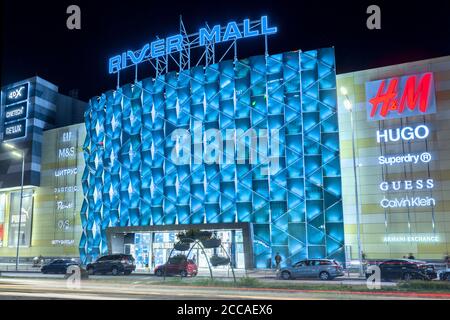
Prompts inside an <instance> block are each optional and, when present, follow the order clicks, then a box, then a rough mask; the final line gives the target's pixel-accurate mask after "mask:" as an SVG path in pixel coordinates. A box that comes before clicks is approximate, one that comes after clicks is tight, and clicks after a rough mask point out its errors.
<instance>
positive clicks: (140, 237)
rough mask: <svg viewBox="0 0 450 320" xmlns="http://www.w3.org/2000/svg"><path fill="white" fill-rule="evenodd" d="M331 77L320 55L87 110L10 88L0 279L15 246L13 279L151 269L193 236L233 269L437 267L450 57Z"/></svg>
mask: <svg viewBox="0 0 450 320" xmlns="http://www.w3.org/2000/svg"><path fill="white" fill-rule="evenodd" d="M263 31H264V28H263ZM266 31H267V30H266ZM269 31H270V30H269ZM115 58H116V57H115ZM119 58H120V56H119ZM134 58H135V59H134V60H133V61H135V60H136V57H134ZM122 62H123V61H122ZM135 62H136V61H135ZM336 63H339V61H336V62H335V58H334V49H333V48H324V49H318V50H312V51H306V52H302V51H294V52H286V53H282V54H274V55H269V54H268V55H261V56H255V57H250V58H245V59H234V60H223V61H221V62H218V63H213V64H207V65H205V66H199V67H192V68H186V69H185V70H181V71H178V72H166V73H162V74H158V75H157V76H156V77H150V78H146V79H143V80H140V81H136V82H134V83H132V84H122V85H120V86H119V87H118V88H116V89H114V90H111V91H108V92H105V93H104V94H102V95H100V96H99V97H95V98H93V99H91V100H90V101H89V102H87V103H82V102H81V101H79V100H77V99H75V98H72V97H66V96H64V95H61V94H59V93H58V88H57V87H56V86H55V85H53V84H51V83H49V82H47V81H45V80H43V79H41V78H39V77H35V78H32V79H27V80H24V81H20V82H17V83H15V84H11V85H8V86H5V87H4V88H2V100H1V135H2V136H1V137H0V138H1V139H0V140H3V141H5V142H6V143H8V144H11V145H14V146H15V147H17V148H18V149H20V150H24V151H25V170H24V173H25V175H24V186H25V187H24V192H23V201H22V210H20V201H19V200H20V189H21V188H20V187H21V172H22V170H21V163H22V160H21V158H20V157H17V158H16V157H15V156H14V155H13V153H12V152H11V150H10V149H8V148H7V146H5V145H3V146H2V147H1V151H0V257H1V258H0V262H1V263H12V262H15V257H16V248H17V243H18V242H19V243H20V257H21V261H22V262H23V263H24V262H27V261H30V260H31V259H32V258H34V257H36V256H44V257H47V258H49V257H53V258H56V257H73V258H80V259H81V261H82V262H83V263H87V262H89V261H92V260H94V259H96V258H97V257H98V256H101V255H104V254H107V253H118V252H124V253H131V254H133V255H134V256H135V258H136V260H137V262H138V265H139V266H144V265H150V266H151V265H155V264H160V263H163V262H164V261H165V260H166V259H167V257H168V255H169V253H170V251H171V249H172V248H173V244H174V242H176V241H177V237H176V234H177V233H179V232H181V231H185V230H189V229H193V228H198V229H202V230H210V231H212V232H213V233H214V234H215V235H216V236H217V237H220V238H221V239H222V243H223V245H224V250H226V251H227V253H228V254H229V255H230V257H231V260H232V262H233V263H234V265H235V266H236V267H238V268H247V269H252V268H267V267H270V264H271V261H273V258H274V256H275V255H276V254H277V253H279V254H280V255H281V256H282V258H283V264H284V263H290V262H295V261H298V260H300V259H303V258H331V259H337V260H339V261H341V262H350V261H352V260H357V259H358V256H359V249H358V248H361V251H362V252H364V256H365V258H367V259H388V258H401V257H403V256H405V255H409V254H410V253H412V254H413V255H414V256H415V257H416V258H418V259H424V260H439V259H442V258H443V256H444V255H446V254H448V253H449V251H450V250H449V249H450V145H449V144H448V141H450V127H449V125H448V123H449V121H450V56H447V57H441V58H435V59H430V60H424V61H417V62H410V63H405V64H400V65H394V66H386V67H381V68H377V69H370V70H362V71H357V72H353V73H348V74H340V75H338V76H336V72H335V70H336V69H335V68H336ZM125 64H126V63H125ZM125 64H123V63H122V64H120V63H119V64H118V62H117V60H114V65H113V66H115V67H116V69H117V66H121V67H123V66H125ZM111 70H112V69H111V64H110V71H111ZM116 71H117V70H116ZM342 87H344V88H345V90H341V88H342ZM341 92H342V93H341ZM350 107H351V108H350ZM352 128H354V130H352ZM16 155H17V154H16ZM355 179H356V181H357V183H356V188H355ZM20 211H21V212H22V214H21V215H20V214H19V212H20ZM19 229H20V231H19ZM358 230H359V232H358ZM358 233H359V234H360V236H359V237H358ZM208 250H212V249H208ZM208 250H207V252H209V251H208ZM198 258H199V263H200V265H203V264H205V260H204V257H203V255H202V254H200V253H199V254H198Z"/></svg>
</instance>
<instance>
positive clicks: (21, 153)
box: [4, 143, 25, 271]
mask: <svg viewBox="0 0 450 320" xmlns="http://www.w3.org/2000/svg"><path fill="white" fill-rule="evenodd" d="M4 145H5V146H6V147H8V148H9V149H11V150H13V151H12V154H13V155H14V156H16V157H21V158H22V178H21V184H20V204H19V227H18V230H17V231H18V232H17V249H16V271H18V269H19V248H20V228H21V224H22V204H23V182H24V175H25V152H24V151H23V150H19V149H17V148H16V147H14V146H13V145H11V144H9V143H4Z"/></svg>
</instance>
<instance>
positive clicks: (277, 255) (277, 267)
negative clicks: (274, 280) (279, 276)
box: [275, 252, 283, 270]
mask: <svg viewBox="0 0 450 320" xmlns="http://www.w3.org/2000/svg"><path fill="white" fill-rule="evenodd" d="M281 260H283V259H282V258H281V256H280V253H279V252H277V254H276V256H275V268H276V269H277V270H279V269H280V264H281Z"/></svg>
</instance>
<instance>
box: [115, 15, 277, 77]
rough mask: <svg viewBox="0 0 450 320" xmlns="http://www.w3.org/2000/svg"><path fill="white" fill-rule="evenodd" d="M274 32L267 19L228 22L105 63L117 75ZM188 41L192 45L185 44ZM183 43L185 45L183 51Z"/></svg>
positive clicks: (160, 42)
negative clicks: (147, 63)
mask: <svg viewBox="0 0 450 320" xmlns="http://www.w3.org/2000/svg"><path fill="white" fill-rule="evenodd" d="M277 32H278V29H277V27H271V26H269V19H268V17H267V16H262V17H261V19H260V21H256V22H255V21H250V20H249V19H245V20H244V21H243V22H242V23H237V22H235V21H231V22H229V23H228V24H227V25H226V26H225V27H222V26H221V25H220V24H218V25H215V26H213V27H212V28H209V27H206V28H201V29H200V30H199V32H198V33H197V34H193V35H188V36H187V37H186V36H183V35H181V34H177V35H173V36H170V37H167V38H165V39H156V40H155V41H153V42H150V43H146V44H145V45H144V46H143V47H142V48H141V49H140V50H138V51H133V50H128V51H126V52H123V53H122V54H120V55H116V56H114V57H112V58H110V59H109V73H110V74H112V73H117V72H119V71H120V70H122V69H125V68H127V67H129V66H133V65H138V64H140V63H142V62H143V61H146V60H149V59H158V58H160V57H165V56H167V55H170V54H173V53H176V52H182V51H183V50H186V49H188V50H189V52H190V50H191V49H195V48H198V47H206V46H207V45H215V44H219V43H222V42H230V41H237V40H240V39H244V38H251V37H258V36H267V35H271V34H275V33H277ZM189 39H192V41H189ZM186 43H188V45H187V48H186Z"/></svg>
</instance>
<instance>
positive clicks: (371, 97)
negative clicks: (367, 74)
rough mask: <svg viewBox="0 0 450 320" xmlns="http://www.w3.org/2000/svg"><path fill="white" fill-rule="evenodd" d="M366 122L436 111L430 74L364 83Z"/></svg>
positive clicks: (431, 75)
mask: <svg viewBox="0 0 450 320" xmlns="http://www.w3.org/2000/svg"><path fill="white" fill-rule="evenodd" d="M366 94H367V97H368V103H367V114H368V119H369V120H384V119H393V118H403V117H410V116H417V115H423V114H429V113H434V112H436V99H435V93H434V80H433V74H432V73H431V72H429V73H424V74H421V75H412V76H406V77H397V78H391V79H386V80H379V81H373V82H368V83H367V84H366Z"/></svg>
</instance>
